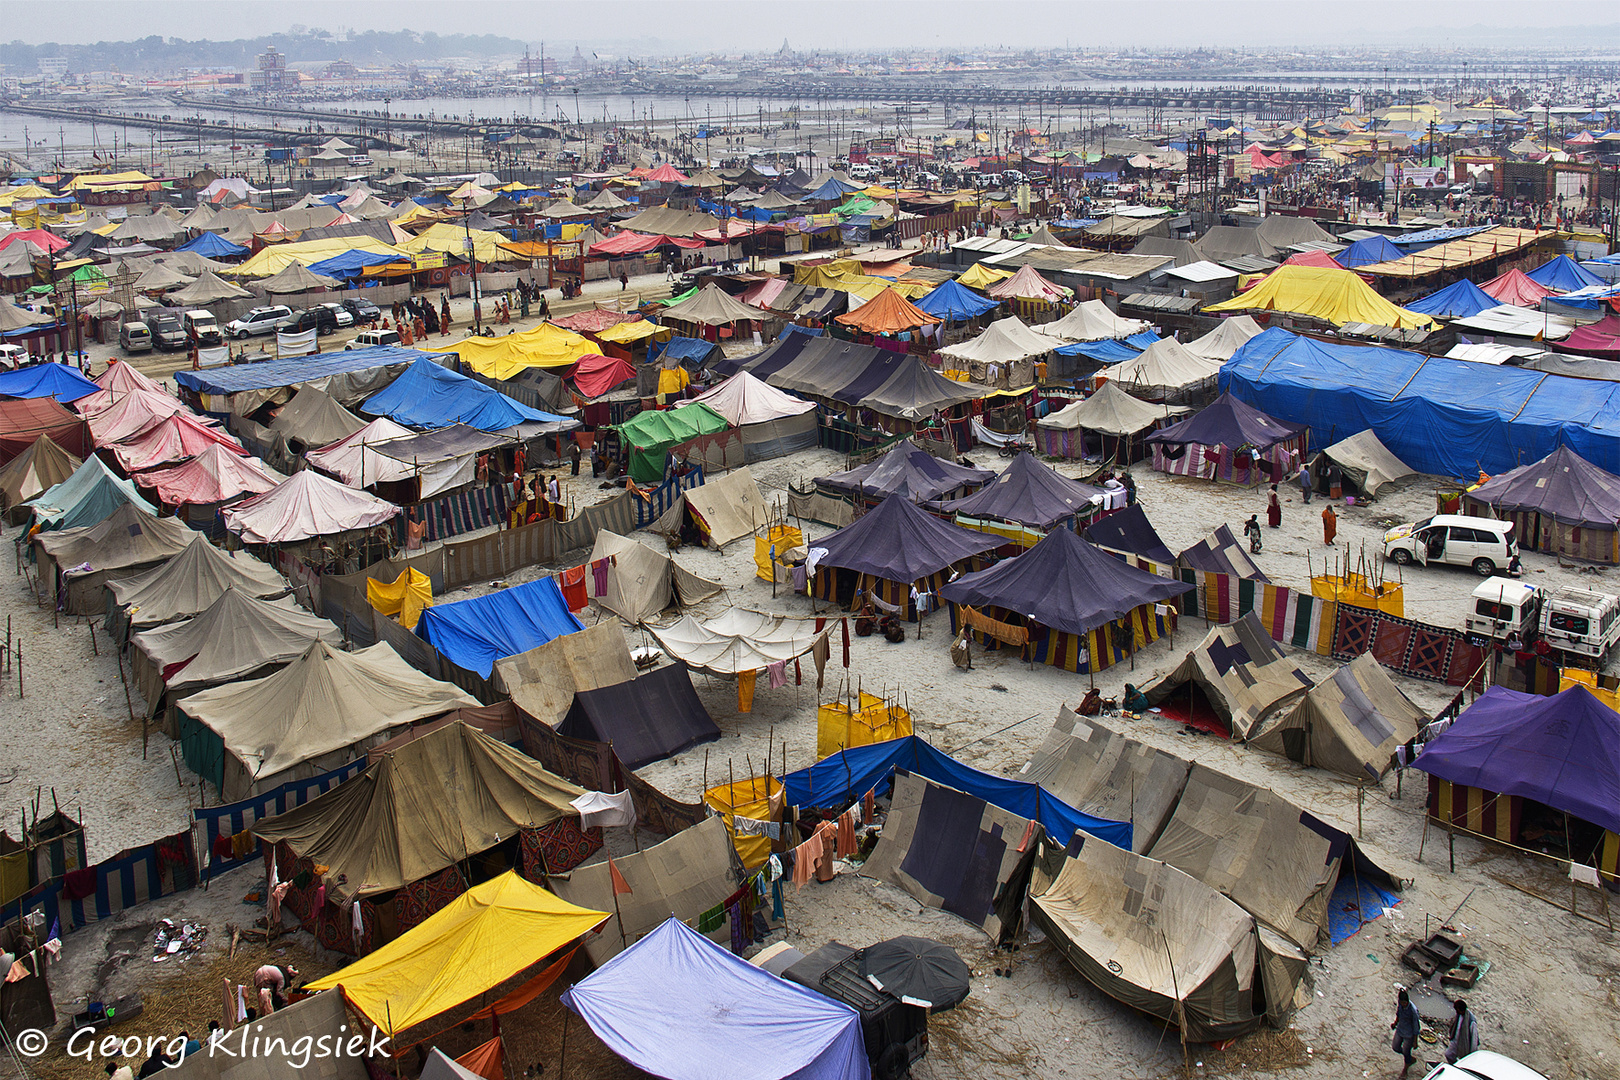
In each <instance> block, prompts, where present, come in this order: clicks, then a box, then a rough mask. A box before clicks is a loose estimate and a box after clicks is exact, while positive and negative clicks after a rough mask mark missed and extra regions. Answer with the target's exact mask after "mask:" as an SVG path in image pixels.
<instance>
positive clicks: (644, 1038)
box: [562, 917, 871, 1080]
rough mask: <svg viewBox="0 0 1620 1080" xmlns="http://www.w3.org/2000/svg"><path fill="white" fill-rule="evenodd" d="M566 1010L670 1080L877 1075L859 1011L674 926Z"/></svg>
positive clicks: (667, 925)
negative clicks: (723, 1075) (720, 1075)
mask: <svg viewBox="0 0 1620 1080" xmlns="http://www.w3.org/2000/svg"><path fill="white" fill-rule="evenodd" d="M650 986H657V987H659V988H660V991H659V993H656V994H651V995H649V994H648V992H647V988H648V987H650ZM562 1000H563V1003H564V1004H565V1005H567V1006H568V1007H569V1008H571V1009H573V1010H574V1011H575V1012H576V1013H578V1014H579V1015H580V1016H581V1017H582V1018H583V1019H584V1020H585V1023H586V1024H587V1025H589V1026H590V1028H591V1030H592V1031H594V1032H595V1033H596V1034H597V1036H598V1037H599V1038H601V1040H602V1041H603V1043H604V1044H606V1046H607V1047H608V1049H610V1050H612V1051H613V1052H614V1053H615V1054H617V1055H619V1056H620V1057H621V1058H623V1059H624V1060H625V1061H627V1062H629V1063H630V1064H631V1065H633V1066H635V1067H636V1068H638V1069H641V1070H644V1071H645V1072H647V1073H650V1074H652V1075H655V1076H662V1077H668V1078H669V1080H708V1078H710V1077H712V1076H714V1075H716V1068H717V1067H719V1068H721V1071H727V1072H731V1073H734V1074H738V1075H741V1074H743V1073H748V1072H752V1073H754V1074H756V1075H765V1074H767V1073H768V1074H769V1075H771V1076H783V1077H786V1076H792V1077H794V1078H795V1080H867V1077H869V1076H870V1075H871V1067H870V1065H869V1063H868V1061H867V1057H866V1046H865V1043H864V1041H863V1038H862V1035H861V1018H860V1016H859V1015H858V1014H857V1013H856V1012H855V1010H854V1009H852V1008H850V1007H849V1006H848V1005H845V1004H843V1003H842V1002H838V1001H835V1000H833V999H832V998H830V997H827V996H826V995H824V994H821V993H818V992H817V991H814V990H810V989H807V988H806V987H802V986H799V985H797V984H794V983H790V982H788V981H787V980H786V979H782V978H778V977H777V976H775V975H772V974H771V973H770V972H768V971H765V970H764V969H763V968H759V967H755V966H754V965H753V964H750V963H748V962H747V961H746V960H743V959H742V958H741V957H739V956H733V955H732V954H731V953H730V952H728V951H727V950H726V949H724V948H722V947H720V946H719V945H716V944H715V943H714V942H712V941H709V940H708V939H706V938H704V937H703V936H702V935H701V934H699V933H698V932H697V931H695V930H692V929H690V928H688V927H687V926H686V925H685V924H683V923H682V922H681V920H680V919H679V918H675V917H671V918H669V919H668V920H666V921H665V922H664V923H663V925H661V926H659V927H658V928H657V929H656V930H654V931H653V932H652V933H650V934H648V935H647V936H646V937H644V938H642V939H641V940H640V941H637V942H636V943H635V944H634V945H632V946H631V947H630V948H629V949H627V950H626V951H625V952H623V953H622V954H620V955H619V956H617V957H615V958H614V959H612V960H610V961H609V962H608V963H606V964H604V965H603V966H602V967H600V968H598V969H597V970H596V971H594V972H592V973H591V974H590V975H588V976H587V977H586V978H584V979H583V980H581V981H580V982H578V983H576V984H574V986H573V987H572V988H570V989H569V990H568V991H567V992H566V993H565V994H564V995H563V998H562ZM760 1062H768V1063H769V1064H768V1065H766V1066H765V1067H764V1070H763V1071H762V1070H761V1069H759V1068H746V1067H745V1065H744V1063H753V1064H756V1065H757V1064H758V1063H760Z"/></svg>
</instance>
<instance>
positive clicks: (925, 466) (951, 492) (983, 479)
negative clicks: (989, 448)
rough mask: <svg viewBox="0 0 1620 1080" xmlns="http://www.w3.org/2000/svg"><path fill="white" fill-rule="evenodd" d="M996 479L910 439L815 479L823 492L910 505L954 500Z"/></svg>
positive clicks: (988, 472)
mask: <svg viewBox="0 0 1620 1080" xmlns="http://www.w3.org/2000/svg"><path fill="white" fill-rule="evenodd" d="M995 477H996V474H995V473H994V472H993V471H991V470H989V469H979V468H975V467H973V466H969V465H958V464H957V463H956V462H954V461H947V460H945V459H944V458H937V457H935V456H934V455H933V454H930V453H929V452H928V451H926V450H924V449H923V448H922V447H920V446H918V445H917V444H916V443H914V442H912V441H911V440H910V439H901V440H900V441H899V442H897V443H895V444H894V446H893V447H891V448H890V449H888V450H886V451H884V453H883V454H881V455H880V456H878V457H877V458H874V459H873V460H871V461H869V462H867V463H866V464H864V465H857V466H856V467H855V468H853V469H849V470H847V471H845V472H840V473H832V474H830V475H828V476H818V477H816V481H815V482H816V487H817V488H818V489H820V490H822V491H826V492H830V493H832V494H834V495H837V496H845V495H852V496H856V497H858V499H859V500H860V501H862V502H866V503H873V504H875V503H879V502H882V501H883V500H884V499H887V498H888V497H889V496H891V495H898V496H900V498H902V499H905V500H907V501H910V502H931V501H934V500H936V499H957V498H961V497H962V496H964V495H968V494H971V493H972V492H974V491H977V490H979V488H981V487H983V486H984V485H985V484H987V483H989V482H990V481H991V480H994V479H995Z"/></svg>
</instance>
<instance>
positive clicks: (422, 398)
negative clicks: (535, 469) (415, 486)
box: [360, 359, 579, 431]
mask: <svg viewBox="0 0 1620 1080" xmlns="http://www.w3.org/2000/svg"><path fill="white" fill-rule="evenodd" d="M360 408H361V411H363V412H366V413H369V414H370V415H372V416H386V417H388V418H389V419H390V420H394V421H397V422H398V423H401V424H410V425H411V426H413V427H421V428H442V427H449V426H450V425H451V424H466V425H467V426H468V427H474V428H477V429H478V430H479V431H505V430H506V429H507V428H514V427H517V426H519V425H521V424H556V425H561V426H559V427H555V428H552V429H551V430H554V431H562V430H567V429H569V428H575V427H578V426H579V421H577V420H570V419H568V418H567V417H563V416H555V415H553V414H552V413H545V412H541V411H539V410H538V409H531V408H529V407H528V406H527V405H524V404H522V403H520V402H518V401H514V400H513V399H512V398H509V397H507V396H506V395H505V394H503V393H501V392H500V391H499V390H496V389H495V388H494V387H490V386H485V385H484V384H483V383H481V382H479V381H478V380H477V379H470V378H468V377H467V376H465V375H461V374H459V373H457V372H454V371H451V370H449V369H448V368H442V367H440V366H439V365H438V364H437V363H435V362H434V361H432V360H426V359H423V360H418V361H417V362H416V363H414V364H412V365H411V366H410V367H408V368H406V369H405V373H404V374H403V375H401V376H400V377H399V378H397V379H395V380H394V382H393V384H392V385H391V386H389V387H388V389H386V390H384V391H383V392H382V393H380V394H377V395H376V396H374V397H372V398H371V399H370V400H369V401H367V402H366V403H365V404H364V405H362V406H360Z"/></svg>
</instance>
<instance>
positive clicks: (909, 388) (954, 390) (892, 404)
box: [836, 353, 988, 420]
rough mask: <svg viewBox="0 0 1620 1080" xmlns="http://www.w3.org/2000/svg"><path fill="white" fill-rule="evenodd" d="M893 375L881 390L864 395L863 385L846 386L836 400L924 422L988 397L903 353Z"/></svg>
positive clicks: (913, 356)
mask: <svg viewBox="0 0 1620 1080" xmlns="http://www.w3.org/2000/svg"><path fill="white" fill-rule="evenodd" d="M897 355H898V356H899V358H900V359H899V361H898V363H896V364H895V366H894V368H893V374H891V375H890V376H889V377H888V378H887V379H885V380H884V381H883V382H882V383H881V384H880V385H879V386H878V387H877V388H875V389H872V390H868V391H866V392H865V393H864V394H862V393H861V392H860V390H859V389H858V387H859V386H861V383H860V382H857V383H855V384H853V385H852V386H846V387H845V388H844V389H842V390H840V391H839V392H838V394H837V395H836V400H839V401H847V402H849V403H851V404H857V405H861V406H863V407H865V408H869V409H871V410H872V411H873V412H877V413H882V414H883V415H884V416H895V417H899V418H900V419H902V420H921V419H923V418H925V417H928V416H932V415H933V414H934V413H936V412H939V411H940V410H941V409H949V408H951V407H953V406H956V405H961V404H963V403H965V402H969V401H973V400H974V399H976V398H979V397H982V396H984V395H985V394H986V393H988V391H987V390H985V389H984V388H982V387H977V386H974V385H972V384H971V383H959V382H956V381H954V380H952V379H947V378H946V377H945V376H943V375H941V374H940V373H939V372H937V371H935V370H934V369H933V368H932V367H930V366H929V365H928V363H927V362H926V361H924V360H923V358H922V357H920V356H917V355H915V354H913V353H899V354H897Z"/></svg>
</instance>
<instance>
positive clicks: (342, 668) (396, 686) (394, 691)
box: [179, 641, 478, 888]
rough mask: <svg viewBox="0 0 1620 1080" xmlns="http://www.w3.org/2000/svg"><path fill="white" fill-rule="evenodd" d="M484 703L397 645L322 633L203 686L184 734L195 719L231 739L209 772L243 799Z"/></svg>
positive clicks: (183, 705) (184, 706) (187, 702)
mask: <svg viewBox="0 0 1620 1080" xmlns="http://www.w3.org/2000/svg"><path fill="white" fill-rule="evenodd" d="M477 704H478V702H477V701H476V700H475V699H473V698H472V697H469V696H468V695H467V694H464V693H462V692H461V691H460V690H458V689H456V688H455V687H454V686H451V685H450V684H449V683H444V682H440V681H438V680H437V679H430V678H428V677H427V676H426V675H424V674H422V673H421V672H419V671H417V670H416V669H415V668H412V667H410V666H408V665H407V664H406V663H405V661H403V660H401V659H400V658H399V654H398V653H396V652H395V651H394V650H393V648H392V647H391V646H389V645H386V644H380V645H373V646H372V647H371V648H369V649H361V650H359V651H357V652H340V651H338V650H337V649H334V648H333V647H332V646H330V645H328V644H326V643H325V642H322V641H317V642H314V643H313V644H311V645H310V647H309V649H308V650H307V651H305V652H304V654H303V655H302V656H300V657H299V658H298V659H296V660H294V661H293V662H292V663H290V664H288V665H287V666H286V667H285V668H282V669H281V670H280V671H278V672H275V673H274V674H272V675H267V676H265V677H264V678H262V679H250V680H247V681H244V682H237V683H231V684H230V685H228V686H220V687H216V688H214V689H212V690H204V691H202V692H201V693H198V694H193V695H192V696H191V697H188V698H185V699H183V700H182V701H181V702H180V703H179V708H180V711H181V712H182V713H183V714H184V716H183V717H182V724H181V738H182V741H183V742H184V741H186V740H187V736H186V725H185V722H184V718H185V717H190V718H191V719H192V720H193V721H195V722H196V723H198V724H200V725H203V726H205V727H207V728H208V729H210V730H211V731H212V732H213V733H214V734H215V735H216V736H217V738H218V739H219V741H220V743H222V744H223V748H224V752H225V754H226V756H227V758H228V759H230V760H228V761H224V762H220V763H219V764H218V766H217V769H218V771H217V772H215V771H214V770H215V768H216V766H215V765H214V764H213V763H212V762H209V763H208V767H209V770H210V772H211V773H213V775H206V774H205V776H206V778H207V779H211V780H214V781H215V782H216V784H218V785H219V786H220V788H221V790H222V791H223V792H224V797H225V798H227V799H239V798H244V797H246V796H247V795H249V794H253V793H254V792H257V791H267V790H269V789H271V788H274V787H276V786H277V785H278V784H280V783H282V782H283V781H285V780H289V779H294V778H297V777H298V776H300V775H306V776H307V775H310V774H312V773H313V772H317V771H320V770H321V764H322V761H321V759H323V758H325V757H327V756H328V755H332V754H336V753H347V752H349V751H351V750H353V749H355V748H358V747H360V746H363V745H364V744H365V743H367V742H369V741H372V740H374V739H377V738H379V737H381V736H383V735H385V734H386V733H387V732H389V731H390V730H391V729H392V728H395V727H398V726H400V725H401V724H408V723H410V722H411V721H413V720H422V719H425V718H426V717H429V716H436V715H438V714H439V713H441V712H444V711H446V710H448V709H455V708H459V707H461V706H463V705H477ZM194 753H195V751H194V750H193V749H192V748H189V747H188V749H187V761H188V762H192V761H194V760H196V758H195V757H194ZM344 786H345V787H347V785H344ZM306 805H307V804H306ZM318 861H321V862H325V861H326V860H324V859H322V860H318ZM359 880H361V879H360V878H359V877H358V876H355V877H352V878H351V879H350V881H351V883H352V882H358V881H359ZM412 880H414V879H412ZM401 884H404V882H398V883H396V884H395V885H394V886H390V887H396V888H397V887H398V885H401Z"/></svg>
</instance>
